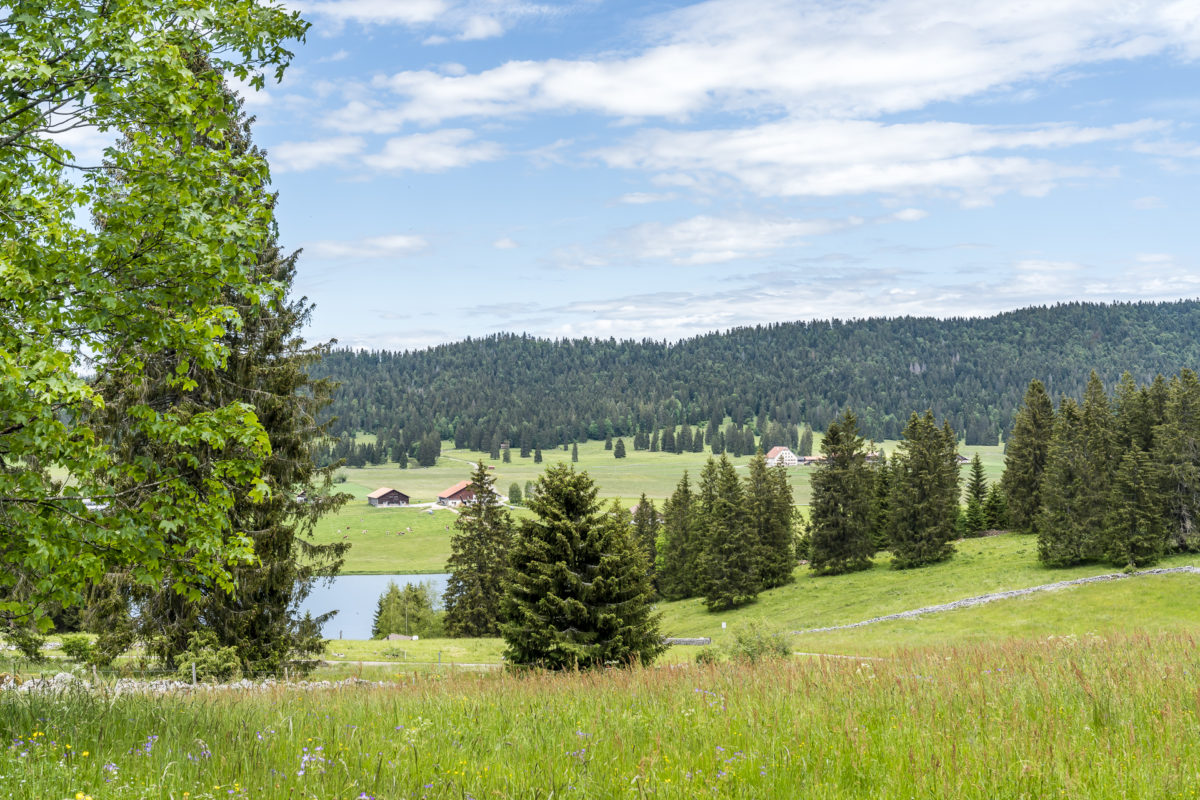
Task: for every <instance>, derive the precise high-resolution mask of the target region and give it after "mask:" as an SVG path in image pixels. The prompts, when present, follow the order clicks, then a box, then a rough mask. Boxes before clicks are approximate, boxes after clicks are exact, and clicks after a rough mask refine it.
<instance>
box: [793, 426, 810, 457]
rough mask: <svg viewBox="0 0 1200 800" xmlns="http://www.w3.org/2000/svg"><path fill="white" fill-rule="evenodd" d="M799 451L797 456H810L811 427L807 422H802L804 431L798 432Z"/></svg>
mask: <svg viewBox="0 0 1200 800" xmlns="http://www.w3.org/2000/svg"><path fill="white" fill-rule="evenodd" d="M799 450H800V452H798V453H796V455H798V456H811V455H812V451H813V429H812V426H811V425H809V424H808V423H805V424H804V432H803V433H802V434H800V447H799Z"/></svg>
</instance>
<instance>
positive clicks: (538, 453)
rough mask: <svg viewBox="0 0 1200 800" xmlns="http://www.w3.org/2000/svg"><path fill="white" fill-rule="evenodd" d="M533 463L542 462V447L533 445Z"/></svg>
mask: <svg viewBox="0 0 1200 800" xmlns="http://www.w3.org/2000/svg"><path fill="white" fill-rule="evenodd" d="M533 463H535V464H540V463H542V448H540V447H535V448H534V449H533Z"/></svg>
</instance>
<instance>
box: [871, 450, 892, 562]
mask: <svg viewBox="0 0 1200 800" xmlns="http://www.w3.org/2000/svg"><path fill="white" fill-rule="evenodd" d="M872 473H873V477H874V479H875V483H874V495H875V498H874V503H873V505H872V508H871V544H872V546H873V547H874V550H872V552H871V555H875V553H878V552H879V551H880V550H890V549H891V547H892V535H891V528H890V525H891V517H890V514H889V511H888V509H889V508H890V504H889V502H888V497H889V496H890V495H891V491H892V470H891V467H890V466H888V460H887V455H886V454H885V453H884V452H883V450H882V449H881V450H880V451H879V460H878V461H876V462H875V468H874V469H873V470H872Z"/></svg>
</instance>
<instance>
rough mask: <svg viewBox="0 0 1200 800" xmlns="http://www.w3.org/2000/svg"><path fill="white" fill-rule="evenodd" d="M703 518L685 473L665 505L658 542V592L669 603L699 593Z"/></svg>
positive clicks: (685, 472) (656, 565) (656, 570)
mask: <svg viewBox="0 0 1200 800" xmlns="http://www.w3.org/2000/svg"><path fill="white" fill-rule="evenodd" d="M701 541H702V539H701V532H700V517H699V506H698V503H697V499H696V495H695V493H693V492H692V487H691V484H689V482H688V474H687V471H686V470H685V471H684V473H683V478H682V479H680V481H679V485H678V486H676V487H675V491H674V492H673V493H672V494H671V496H670V497H669V498H668V499H667V502H666V504H665V505H664V506H663V524H662V527H661V528H660V530H659V536H658V541H657V542H656V543H655V545H656V547H655V549H656V554H657V562H656V564H655V567H656V569H655V572H656V574H657V577H658V590H659V592H660V593H661V594H662V596H663V597H665V598H667V599H668V600H683V599H685V598H688V597H695V596H696V595H698V594H699V593H700V566H699V559H700V546H701Z"/></svg>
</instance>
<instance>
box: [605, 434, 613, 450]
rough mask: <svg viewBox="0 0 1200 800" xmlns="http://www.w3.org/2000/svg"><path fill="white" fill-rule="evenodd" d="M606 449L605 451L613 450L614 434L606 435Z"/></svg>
mask: <svg viewBox="0 0 1200 800" xmlns="http://www.w3.org/2000/svg"><path fill="white" fill-rule="evenodd" d="M604 449H605V450H612V449H613V439H612V434H611V433H610V434H608V435H606V436H605V437H604Z"/></svg>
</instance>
